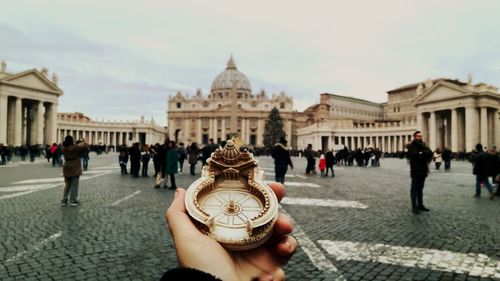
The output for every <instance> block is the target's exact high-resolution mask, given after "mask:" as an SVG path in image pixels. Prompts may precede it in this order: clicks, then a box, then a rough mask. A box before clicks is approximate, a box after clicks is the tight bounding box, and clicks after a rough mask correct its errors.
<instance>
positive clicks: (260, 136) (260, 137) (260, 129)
mask: <svg viewBox="0 0 500 281" xmlns="http://www.w3.org/2000/svg"><path fill="white" fill-rule="evenodd" d="M264 126H265V123H264V119H259V120H258V121H257V145H263V144H264Z"/></svg>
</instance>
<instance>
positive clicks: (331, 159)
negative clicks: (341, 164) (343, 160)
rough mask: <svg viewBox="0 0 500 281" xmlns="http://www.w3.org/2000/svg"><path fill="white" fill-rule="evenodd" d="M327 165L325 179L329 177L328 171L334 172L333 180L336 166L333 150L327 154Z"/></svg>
mask: <svg viewBox="0 0 500 281" xmlns="http://www.w3.org/2000/svg"><path fill="white" fill-rule="evenodd" d="M325 164H326V171H325V177H327V176H328V171H332V178H334V177H335V172H334V171H333V166H334V165H335V156H334V155H333V151H332V150H327V151H326V153H325Z"/></svg>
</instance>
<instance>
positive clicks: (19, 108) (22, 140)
mask: <svg viewBox="0 0 500 281" xmlns="http://www.w3.org/2000/svg"><path fill="white" fill-rule="evenodd" d="M56 129H57V103H54V102H49V101H44V100H34V99H30V98H22V97H19V96H15V95H6V94H0V143H3V144H9V145H13V146H21V145H25V144H26V145H33V144H40V145H41V144H48V143H52V142H54V141H55V140H56Z"/></svg>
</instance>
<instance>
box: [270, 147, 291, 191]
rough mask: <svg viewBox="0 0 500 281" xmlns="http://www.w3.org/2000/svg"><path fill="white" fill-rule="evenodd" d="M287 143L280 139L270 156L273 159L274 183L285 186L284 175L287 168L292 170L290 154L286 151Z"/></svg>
mask: <svg viewBox="0 0 500 281" xmlns="http://www.w3.org/2000/svg"><path fill="white" fill-rule="evenodd" d="M286 144H287V141H286V139H285V138H284V137H281V138H280V142H279V143H277V144H275V145H274V148H273V151H272V152H271V156H272V157H273V158H274V175H275V178H276V182H280V183H281V184H285V174H286V171H287V170H288V166H290V168H292V169H293V163H292V159H291V158H290V153H289V152H288V150H287V149H286Z"/></svg>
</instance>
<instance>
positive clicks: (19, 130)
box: [14, 97, 23, 146]
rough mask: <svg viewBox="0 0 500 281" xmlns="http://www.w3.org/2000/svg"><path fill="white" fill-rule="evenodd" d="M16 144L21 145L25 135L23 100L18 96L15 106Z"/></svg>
mask: <svg viewBox="0 0 500 281" xmlns="http://www.w3.org/2000/svg"><path fill="white" fill-rule="evenodd" d="M14 112H15V113H14V146H21V145H22V144H23V143H22V136H23V101H22V99H21V98H19V97H18V98H16V104H15V108H14Z"/></svg>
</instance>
